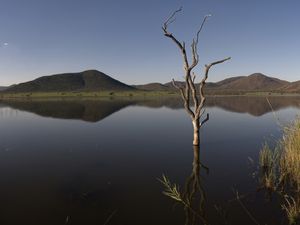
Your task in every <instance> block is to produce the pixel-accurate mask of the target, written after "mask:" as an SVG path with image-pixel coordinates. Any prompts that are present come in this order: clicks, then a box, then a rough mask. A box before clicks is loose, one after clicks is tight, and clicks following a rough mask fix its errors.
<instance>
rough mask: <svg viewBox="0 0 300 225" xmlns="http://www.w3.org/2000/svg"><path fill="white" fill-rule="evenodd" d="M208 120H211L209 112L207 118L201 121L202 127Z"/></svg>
mask: <svg viewBox="0 0 300 225" xmlns="http://www.w3.org/2000/svg"><path fill="white" fill-rule="evenodd" d="M208 120H209V114H208V113H207V114H206V118H205V119H204V120H203V121H202V122H200V127H201V126H202V125H203V124H205V123H206V122H207V121H208Z"/></svg>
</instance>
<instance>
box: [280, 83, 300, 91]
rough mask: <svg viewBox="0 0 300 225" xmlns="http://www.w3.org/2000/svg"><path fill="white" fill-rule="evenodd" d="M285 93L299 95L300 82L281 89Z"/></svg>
mask: <svg viewBox="0 0 300 225" xmlns="http://www.w3.org/2000/svg"><path fill="white" fill-rule="evenodd" d="M281 90H282V91H283V92H290V93H297V92H298V93H299V92H300V81H296V82H292V83H289V84H288V85H286V86H284V87H282V88H281Z"/></svg>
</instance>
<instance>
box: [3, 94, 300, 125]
mask: <svg viewBox="0 0 300 225" xmlns="http://www.w3.org/2000/svg"><path fill="white" fill-rule="evenodd" d="M268 99H269V101H270V102H271V104H272V108H273V110H274V111H277V110H280V109H284V108H287V107H296V108H300V98H299V97H297V96H295V97H268ZM133 105H137V106H143V107H149V108H160V107H167V108H171V109H181V108H183V105H182V102H181V99H180V98H178V97H158V98H101V99H81V100H74V99H55V100H54V99H53V100H37V99H35V100H9V101H8V100H0V108H1V107H7V106H8V107H11V108H14V109H18V110H22V111H27V112H32V113H35V114H37V115H40V116H44V117H52V118H61V119H78V120H83V121H89V122H98V121H100V120H102V119H104V118H106V117H108V116H110V115H111V114H113V113H115V112H117V111H119V110H121V109H123V108H125V107H127V106H133ZM206 106H207V107H208V108H210V107H218V108H221V109H223V110H226V111H230V112H237V113H249V114H251V115H253V116H262V115H264V114H266V113H268V112H271V111H272V109H271V107H270V105H269V104H268V102H267V100H266V98H265V97H244V96H237V97H208V98H207V101H206Z"/></svg>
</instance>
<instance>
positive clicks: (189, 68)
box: [162, 8, 230, 146]
mask: <svg viewBox="0 0 300 225" xmlns="http://www.w3.org/2000/svg"><path fill="white" fill-rule="evenodd" d="M181 10H182V8H180V9H178V10H176V11H175V12H173V13H172V14H171V16H170V17H169V18H168V19H167V20H166V21H165V22H164V24H163V27H162V30H163V32H164V35H165V36H166V37H168V38H170V39H171V40H172V41H173V42H174V43H175V44H176V45H177V47H178V48H179V50H180V51H181V54H182V59H183V70H184V78H185V87H182V86H180V85H177V84H176V82H175V81H174V79H173V86H174V87H175V88H177V89H178V90H179V91H180V94H181V97H182V100H183V103H184V108H185V110H186V111H187V113H188V114H189V116H190V117H191V119H192V124H193V128H194V139H193V145H196V146H198V145H199V130H200V128H201V126H202V125H203V124H204V123H205V122H207V121H208V120H209V114H208V113H207V114H206V117H205V118H203V114H204V112H205V110H204V103H205V95H204V86H205V82H206V80H207V78H208V73H209V70H210V69H211V67H213V66H214V65H216V64H220V63H223V62H225V61H227V60H229V59H230V57H228V58H225V59H222V60H219V61H215V62H213V63H210V64H208V65H205V72H204V77H203V78H202V80H201V81H200V84H199V89H197V88H196V85H197V84H196V83H195V78H196V75H195V73H194V72H193V69H194V68H195V67H196V66H197V65H198V63H199V55H198V41H199V35H200V32H201V30H202V29H203V26H204V24H205V22H206V20H207V18H208V17H210V15H207V16H205V17H204V19H203V21H202V23H201V26H200V28H199V30H198V31H197V34H196V37H195V38H194V39H193V41H192V44H191V50H192V51H191V52H192V59H191V63H190V62H189V60H188V56H187V52H186V47H185V42H180V41H178V39H177V38H176V37H175V36H174V35H173V34H172V33H170V32H169V30H168V28H169V25H170V24H171V23H173V22H174V21H175V16H176V14H177V13H178V12H180V11H181ZM190 99H192V101H193V106H191V105H190Z"/></svg>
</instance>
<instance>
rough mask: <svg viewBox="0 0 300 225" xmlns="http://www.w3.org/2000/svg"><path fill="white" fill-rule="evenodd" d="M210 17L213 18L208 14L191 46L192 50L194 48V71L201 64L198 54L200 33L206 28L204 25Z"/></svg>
mask: <svg viewBox="0 0 300 225" xmlns="http://www.w3.org/2000/svg"><path fill="white" fill-rule="evenodd" d="M208 17H211V14H208V15H206V16H205V17H204V19H203V21H202V23H201V26H200V28H199V30H198V31H197V35H196V39H193V42H192V45H191V48H192V57H193V63H192V65H191V66H190V68H189V69H190V70H192V69H193V68H194V67H195V66H196V65H197V64H198V62H199V54H198V42H199V36H200V33H201V31H202V29H203V27H204V24H205V22H206V20H207V19H208Z"/></svg>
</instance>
